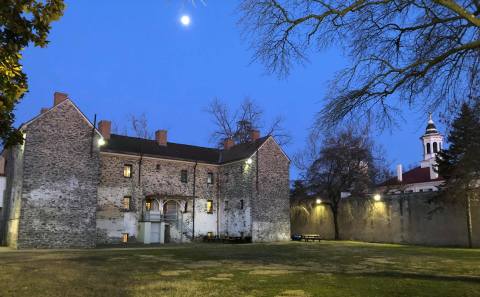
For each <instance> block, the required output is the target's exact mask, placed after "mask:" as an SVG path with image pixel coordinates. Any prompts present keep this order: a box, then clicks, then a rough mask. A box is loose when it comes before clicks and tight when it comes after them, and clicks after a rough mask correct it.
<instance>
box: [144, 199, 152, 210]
mask: <svg viewBox="0 0 480 297" xmlns="http://www.w3.org/2000/svg"><path fill="white" fill-rule="evenodd" d="M152 204H153V201H152V200H151V199H147V200H145V210H146V211H150V210H151V209H152Z"/></svg>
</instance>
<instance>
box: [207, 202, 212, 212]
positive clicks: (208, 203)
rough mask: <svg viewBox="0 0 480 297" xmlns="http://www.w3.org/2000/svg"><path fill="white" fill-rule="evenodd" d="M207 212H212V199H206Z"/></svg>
mask: <svg viewBox="0 0 480 297" xmlns="http://www.w3.org/2000/svg"><path fill="white" fill-rule="evenodd" d="M207 213H213V200H207Z"/></svg>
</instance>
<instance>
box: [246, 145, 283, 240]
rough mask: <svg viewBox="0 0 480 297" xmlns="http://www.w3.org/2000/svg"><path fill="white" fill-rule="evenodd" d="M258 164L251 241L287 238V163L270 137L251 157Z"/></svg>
mask: <svg viewBox="0 0 480 297" xmlns="http://www.w3.org/2000/svg"><path fill="white" fill-rule="evenodd" d="M253 161H254V163H257V162H258V185H256V188H257V189H258V190H257V195H255V196H254V197H255V198H254V200H253V202H252V221H253V222H252V224H253V226H252V230H253V241H256V242H259V241H283V240H289V239H290V204H289V166H290V161H289V160H288V158H287V157H286V156H285V155H284V153H283V152H282V151H281V149H280V147H279V146H278V145H277V144H276V143H275V141H274V140H273V138H269V139H268V140H267V141H266V142H265V143H264V144H263V146H262V147H261V148H260V150H259V151H258V153H257V154H256V155H255V156H254V158H253Z"/></svg>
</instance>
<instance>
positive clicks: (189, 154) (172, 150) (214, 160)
mask: <svg viewBox="0 0 480 297" xmlns="http://www.w3.org/2000/svg"><path fill="white" fill-rule="evenodd" d="M268 138H269V136H265V137H261V138H259V139H257V140H256V141H253V142H249V143H242V144H238V145H235V146H233V147H232V148H230V149H228V150H221V149H216V148H208V147H201V146H194V145H188V144H180V143H174V142H168V143H167V145H166V146H161V145H158V144H157V142H156V141H155V140H150V139H143V138H137V137H130V136H124V135H117V134H111V135H110V139H108V140H107V142H106V144H105V145H104V146H103V147H102V151H103V152H110V153H121V154H129V155H145V156H151V157H158V158H166V159H175V160H185V161H193V162H203V163H211V164H224V163H228V162H233V161H237V160H242V159H246V158H248V157H250V156H251V155H253V154H254V153H255V152H256V151H257V150H258V149H259V148H260V146H261V145H262V144H263V143H264V142H265V141H266V140H267V139H268Z"/></svg>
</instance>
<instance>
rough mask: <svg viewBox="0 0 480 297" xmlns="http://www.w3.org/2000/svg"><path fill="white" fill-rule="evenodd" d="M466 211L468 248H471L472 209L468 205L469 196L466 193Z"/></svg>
mask: <svg viewBox="0 0 480 297" xmlns="http://www.w3.org/2000/svg"><path fill="white" fill-rule="evenodd" d="M466 211H467V234H468V247H469V248H472V247H473V245H472V209H471V205H470V195H469V193H468V192H467V205H466Z"/></svg>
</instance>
